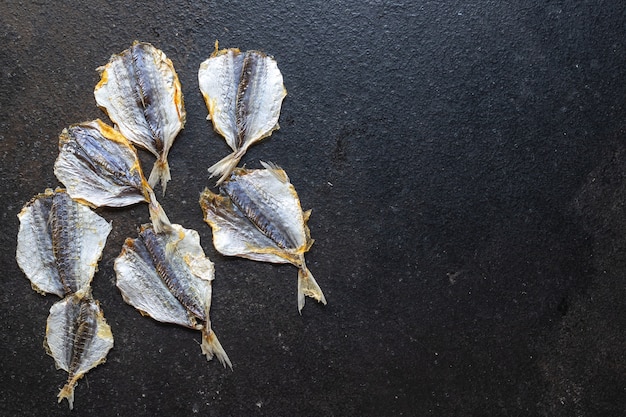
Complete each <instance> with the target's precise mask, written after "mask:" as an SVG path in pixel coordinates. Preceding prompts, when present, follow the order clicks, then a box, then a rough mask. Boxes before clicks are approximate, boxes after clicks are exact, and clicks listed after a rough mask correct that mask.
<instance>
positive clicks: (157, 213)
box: [148, 190, 173, 233]
mask: <svg viewBox="0 0 626 417" xmlns="http://www.w3.org/2000/svg"><path fill="white" fill-rule="evenodd" d="M149 194H150V201H149V203H148V208H149V210H150V220H151V221H152V227H153V228H154V231H155V232H156V233H162V232H170V231H172V230H173V229H172V223H170V220H169V219H168V218H167V214H165V210H163V207H161V205H160V204H159V202H158V201H157V199H156V196H155V195H154V191H152V190H149Z"/></svg>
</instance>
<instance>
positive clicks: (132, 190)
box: [54, 120, 170, 231]
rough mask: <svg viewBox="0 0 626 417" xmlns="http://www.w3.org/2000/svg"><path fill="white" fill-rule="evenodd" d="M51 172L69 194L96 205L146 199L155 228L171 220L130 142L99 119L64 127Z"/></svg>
mask: <svg viewBox="0 0 626 417" xmlns="http://www.w3.org/2000/svg"><path fill="white" fill-rule="evenodd" d="M54 173H55V175H56V176H57V178H58V179H59V181H61V182H62V183H63V184H64V185H65V187H66V188H67V192H68V194H69V195H70V196H71V197H72V198H74V199H77V200H80V201H84V202H86V203H88V204H90V205H92V206H95V207H102V206H109V207H125V206H129V205H131V204H135V203H140V202H148V204H149V209H150V218H151V220H152V223H153V225H154V227H155V229H156V230H158V231H162V230H169V227H170V221H169V220H168V218H167V215H166V214H165V212H164V211H163V208H162V207H161V205H160V204H159V203H158V201H157V199H156V196H155V195H154V191H153V190H152V187H150V185H149V184H148V182H147V181H146V179H145V177H144V176H143V172H142V171H141V166H140V165H139V159H138V158H137V153H136V151H135V148H134V147H133V145H132V144H131V143H130V142H129V141H128V140H127V139H126V138H125V137H124V136H123V135H122V134H121V133H120V132H118V131H117V130H115V129H113V128H111V127H110V126H108V125H106V124H105V123H103V122H102V121H101V120H94V121H91V122H84V123H80V124H76V125H73V126H70V127H69V128H68V129H64V130H63V132H62V133H61V135H60V137H59V156H58V158H57V160H56V162H55V164H54Z"/></svg>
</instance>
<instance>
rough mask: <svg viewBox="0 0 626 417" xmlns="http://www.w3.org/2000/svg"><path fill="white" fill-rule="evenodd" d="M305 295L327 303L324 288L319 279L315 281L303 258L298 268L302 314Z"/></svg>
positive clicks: (299, 300) (299, 301)
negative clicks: (318, 281) (319, 283)
mask: <svg viewBox="0 0 626 417" xmlns="http://www.w3.org/2000/svg"><path fill="white" fill-rule="evenodd" d="M305 296H307V297H311V298H313V299H315V300H317V301H318V302H320V303H322V304H324V305H326V297H324V293H323V292H322V289H321V288H320V286H319V285H318V284H317V281H315V278H313V275H312V274H311V271H309V270H308V268H307V267H306V265H305V264H304V260H303V262H302V266H301V267H300V269H299V270H298V312H300V314H302V308H303V307H304V297H305Z"/></svg>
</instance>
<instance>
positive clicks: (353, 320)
mask: <svg viewBox="0 0 626 417" xmlns="http://www.w3.org/2000/svg"><path fill="white" fill-rule="evenodd" d="M85 3H89V4H83V3H81V2H75V1H67V2H64V3H63V4H62V5H60V4H58V3H56V2H46V1H42V2H34V1H24V2H17V1H13V0H9V1H8V2H7V1H5V2H3V3H2V4H1V5H0V39H1V45H2V46H1V47H0V64H1V65H0V67H1V69H2V70H1V72H0V158H1V164H0V179H1V180H2V184H3V187H2V190H1V191H0V201H1V203H0V213H1V219H2V231H3V233H2V234H1V237H0V239H1V243H2V253H1V256H2V258H1V265H2V284H3V285H2V291H1V292H0V294H1V297H2V303H1V304H0V313H1V314H0V317H1V320H2V331H1V332H0V347H1V351H2V356H1V359H0V361H1V368H0V369H1V375H0V384H2V389H1V390H0V414H1V415H3V416H12V415H15V416H18V415H19V416H42V415H48V416H57V415H70V414H71V415H75V416H83V415H84V416H93V415H99V416H128V415H137V416H155V415H163V416H166V415H177V416H185V415H196V414H197V415H207V416H254V415H260V416H313V415H315V416H396V415H405V416H487V415H489V416H505V415H507V416H508V415H524V416H573V415H576V416H623V415H625V414H626V358H625V357H624V346H625V344H626V303H625V302H624V300H625V299H626V284H625V283H626V212H625V211H626V208H625V205H624V203H625V202H626V8H625V7H626V6H624V5H623V4H620V2H600V1H583V2H565V1H554V2H535V1H530V0H522V1H502V2H494V1H482V2H464V1H450V2H423V1H417V2H409V1H407V2H404V1H400V2H395V3H392V2H386V1H373V0H372V1H342V2H327V1H310V2H304V3H301V2H295V1H286V2H275V1H270V2H255V3H247V2H243V1H234V2H217V1H173V2H169V1H168V2H165V1H155V2H149V3H148V2H146V3H145V4H141V3H137V4H133V5H125V3H126V2H120V1H117V0H114V1H107V2H104V1H93V2H85ZM135 39H139V40H143V41H148V42H152V43H153V44H154V45H155V46H157V47H158V48H161V49H162V50H163V51H164V52H165V53H166V54H167V55H168V57H170V58H171V59H172V61H173V62H174V65H175V67H176V70H177V71H178V74H179V77H180V80H181V83H182V85H183V93H184V96H185V105H186V110H187V124H186V126H185V129H184V131H183V132H182V133H181V134H180V135H179V137H178V139H177V140H176V142H175V145H174V147H173V148H172V150H171V152H170V164H171V169H172V181H171V182H170V184H169V185H168V193H167V195H166V196H165V197H162V198H160V202H161V203H162V205H163V206H164V208H165V210H166V212H167V213H168V215H169V216H170V218H171V219H172V221H174V222H176V223H180V224H182V225H184V226H185V227H188V228H192V229H195V230H197V231H198V232H199V233H200V236H201V239H202V244H203V247H204V249H205V251H206V253H207V254H208V255H209V257H210V258H211V259H212V260H213V261H214V262H215V265H216V280H215V282H214V297H213V307H212V319H213V327H214V329H215V330H216V333H217V334H218V335H219V337H220V341H221V342H222V344H223V346H224V348H225V349H226V351H227V352H228V354H229V356H230V358H231V359H232V361H233V365H234V367H233V370H232V371H230V370H226V369H223V368H222V367H221V366H220V365H219V363H217V362H215V361H213V362H207V361H206V360H205V359H204V357H203V356H202V355H201V353H200V346H199V333H198V332H193V331H190V330H187V329H184V328H180V327H175V326H169V325H163V324H160V323H157V322H155V321H154V320H151V319H150V318H146V317H142V316H141V315H140V314H139V313H138V312H137V311H135V310H134V309H133V308H132V307H130V306H128V305H126V304H125V303H124V302H123V300H122V298H121V296H120V294H119V291H118V290H117V288H116V287H115V274H114V271H113V261H114V259H115V257H116V256H117V254H118V253H119V250H120V248H121V245H122V243H123V241H124V239H125V238H126V237H129V236H135V235H136V228H137V226H138V225H139V224H141V223H143V222H147V221H148V211H147V209H146V208H145V206H141V205H138V206H133V207H131V208H127V209H99V210H98V213H99V214H100V215H102V216H103V217H105V218H106V219H107V220H109V221H111V222H112V223H113V231H112V233H111V235H110V236H109V239H108V242H107V246H106V248H105V250H104V254H103V257H102V260H101V262H100V265H99V271H98V272H97V274H96V276H95V278H94V281H93V293H94V296H95V298H97V299H98V300H100V302H101V305H102V307H103V309H104V312H105V316H106V318H107V320H108V322H109V324H110V325H111V327H112V331H113V334H114V337H115V347H114V349H113V350H112V351H111V352H110V353H109V355H108V359H107V362H106V363H105V364H103V365H101V366H99V367H97V368H95V369H93V370H92V371H91V372H89V373H88V374H87V376H86V377H85V378H84V379H83V380H81V381H80V382H79V385H78V387H77V389H76V398H75V409H74V411H72V412H70V411H69V410H68V407H67V404H66V403H65V402H64V403H62V404H57V402H56V395H57V393H58V390H59V388H60V387H61V386H62V385H63V383H64V381H65V377H66V374H65V373H64V372H62V371H57V370H55V367H54V362H53V360H52V358H51V357H49V356H47V355H46V353H45V352H44V349H43V348H42V340H43V336H44V332H45V321H46V317H47V315H48V311H49V309H50V307H51V305H52V304H53V303H54V302H55V301H56V298H55V296H51V295H49V296H46V297H43V296H41V295H39V294H37V293H35V292H34V291H32V290H31V289H30V285H29V283H28V281H27V280H26V278H25V277H24V275H23V274H22V272H21V271H20V270H19V268H18V266H17V264H16V262H15V258H14V257H15V245H16V234H17V229H18V220H17V217H16V215H17V213H18V212H19V210H20V209H21V207H22V205H23V204H24V203H26V202H27V201H28V200H29V199H30V198H31V197H32V196H34V195H35V194H36V193H39V192H42V191H43V190H44V189H45V188H46V187H56V186H57V185H59V183H58V182H57V180H56V178H55V177H54V175H53V171H52V167H53V163H54V160H55V158H56V155H57V138H58V134H59V133H60V132H61V130H62V129H63V128H64V127H66V126H68V125H70V124H72V123H77V122H81V121H86V120H92V119H95V118H104V119H105V120H106V117H105V115H104V114H103V113H102V112H101V111H100V110H99V109H98V108H97V107H96V106H95V101H94V98H93V87H94V86H95V84H96V83H97V81H98V74H97V72H96V71H95V69H96V68H97V67H98V66H100V65H103V64H105V63H106V62H107V61H108V58H109V56H110V55H111V54H113V53H116V52H120V51H122V50H123V49H125V48H127V47H128V46H129V45H130V44H131V43H132V41H133V40H135ZM216 39H217V40H219V42H220V46H221V47H239V48H241V49H242V50H247V49H260V50H263V51H266V52H267V53H269V54H272V55H273V56H274V57H275V58H276V59H277V61H278V64H279V67H280V69H281V71H282V73H283V76H284V79H285V85H286V88H287V90H288V93H289V95H288V96H287V98H286V100H285V102H284V104H283V110H282V113H281V117H280V125H281V129H280V130H279V131H277V132H275V133H274V134H273V135H272V136H271V138H269V139H267V140H265V141H264V142H262V143H261V144H259V145H256V146H254V147H253V148H251V149H250V151H249V152H248V154H247V155H246V156H245V158H244V160H243V162H244V163H246V164H247V166H248V167H253V168H256V167H259V162H258V161H259V160H260V159H261V160H266V161H272V162H275V163H277V164H279V165H280V166H282V167H283V168H284V169H285V170H286V171H287V173H288V174H289V176H290V177H291V180H292V182H293V184H294V185H295V187H296V189H297V190H298V192H299V194H300V198H301V201H302V205H303V207H304V208H305V209H308V208H312V209H313V214H312V217H311V221H310V227H311V233H312V236H313V238H315V239H316V241H315V244H314V245H313V247H312V249H311V251H310V252H309V254H308V255H307V262H308V265H309V267H310V269H311V271H312V272H313V274H314V275H315V276H316V278H317V281H318V282H319V284H320V285H321V287H322V289H323V290H324V292H325V294H326V297H327V299H328V305H327V306H326V307H324V306H321V305H317V304H316V303H314V302H313V301H312V300H310V299H309V300H307V305H306V306H305V308H304V310H303V314H302V316H300V315H299V314H298V312H297V309H296V269H295V268H293V267H291V266H276V265H270V264H262V263H256V262H252V261H247V260H243V259H233V258H226V257H223V256H220V255H219V254H218V253H216V251H215V249H214V248H213V246H212V243H211V232H210V229H209V227H208V226H207V225H206V224H205V223H203V221H202V214H201V210H200V207H199V205H198V203H197V200H198V197H199V194H200V192H201V191H202V190H203V188H204V187H206V186H212V184H213V181H212V180H211V181H210V180H209V179H208V174H207V172H206V168H207V167H208V166H210V165H211V164H213V163H214V162H216V161H217V160H218V159H220V158H221V157H223V156H224V155H226V154H227V153H228V149H227V146H226V145H225V143H224V142H223V140H222V139H221V138H220V137H219V136H218V135H217V134H216V133H214V132H213V130H212V127H211V124H210V122H209V121H207V120H205V116H206V113H207V111H206V108H205V105H204V103H203V101H202V97H201V95H200V93H199V90H198V83H197V70H198V66H199V64H200V62H201V61H203V60H204V59H206V58H207V57H208V55H209V54H210V53H211V52H212V51H213V47H214V42H215V40H216ZM141 158H142V161H144V165H145V166H147V167H150V166H151V164H152V159H151V157H150V156H148V155H146V154H145V153H141Z"/></svg>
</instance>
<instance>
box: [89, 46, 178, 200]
mask: <svg viewBox="0 0 626 417" xmlns="http://www.w3.org/2000/svg"><path fill="white" fill-rule="evenodd" d="M99 70H100V76H101V79H100V82H99V83H98V85H97V86H96V88H95V90H94V96H95V98H96V102H97V104H98V106H100V107H101V108H102V109H104V110H105V111H106V113H107V114H108V115H109V117H110V118H111V120H112V121H113V123H115V125H116V126H117V127H118V129H119V130H120V132H121V133H122V134H123V135H124V136H125V137H126V138H128V139H129V140H130V141H131V142H133V143H134V144H135V145H137V146H139V147H142V148H144V149H146V150H148V151H149V152H151V153H152V154H153V155H154V156H155V157H156V158H157V161H156V162H155V164H154V168H153V170H152V173H151V174H150V177H149V183H150V185H151V186H152V187H154V186H155V185H156V183H157V182H159V181H160V182H161V187H162V188H163V192H165V188H166V185H167V182H168V181H169V180H170V171H169V165H168V162H167V156H168V153H169V149H170V148H171V146H172V144H173V142H174V139H175V138H176V136H177V135H178V132H180V130H181V129H182V128H183V126H184V125H185V119H186V113H185V109H184V103H183V95H182V88H181V85H180V82H179V80H178V75H177V74H176V71H175V70H174V65H173V64H172V61H171V60H170V59H168V58H167V57H166V56H165V54H164V53H163V52H162V51H161V50H159V49H157V48H155V47H154V46H152V45H151V44H149V43H143V42H135V43H133V45H132V46H131V47H130V48H128V49H126V50H125V51H123V52H121V53H120V54H116V55H113V56H112V57H111V59H110V60H109V63H108V64H106V65H105V66H103V67H101V68H99Z"/></svg>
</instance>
